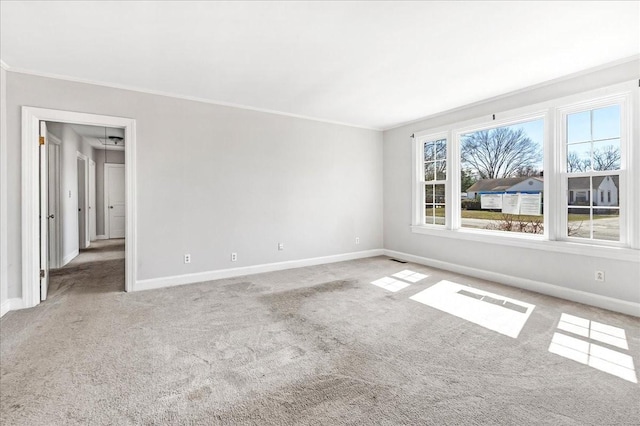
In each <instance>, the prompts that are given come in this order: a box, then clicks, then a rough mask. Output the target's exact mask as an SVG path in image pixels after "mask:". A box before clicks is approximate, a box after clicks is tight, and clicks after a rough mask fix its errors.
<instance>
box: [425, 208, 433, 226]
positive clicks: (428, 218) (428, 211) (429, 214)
mask: <svg viewBox="0 0 640 426" xmlns="http://www.w3.org/2000/svg"><path fill="white" fill-rule="evenodd" d="M434 213H435V209H434V208H433V204H427V205H426V206H425V208H424V223H426V224H427V225H433V224H434V223H435V219H434Z"/></svg>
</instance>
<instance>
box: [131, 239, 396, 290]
mask: <svg viewBox="0 0 640 426" xmlns="http://www.w3.org/2000/svg"><path fill="white" fill-rule="evenodd" d="M383 254H384V250H382V249H375V250H365V251H358V252H353V253H345V254H338V255H333V256H323V257H314V258H310V259H300V260H290V261H287V262H277V263H266V264H262V265H254V266H244V267H240V268H231V269H219V270H216V271H207V272H199V273H195V274H185V275H173V276H170V277H162V278H151V279H146V280H138V281H136V283H135V286H134V289H133V291H141V290H151V289H156V288H163V287H172V286H176V285H183V284H193V283H200V282H203V281H212V280H220V279H224V278H233V277H239V276H243V275H254V274H261V273H263V272H273V271H282V270H285V269H293V268H303V267H306V266H315V265H322V264H326V263H335V262H344V261H346V260H354V259H363V258H366V257H374V256H382V255H383Z"/></svg>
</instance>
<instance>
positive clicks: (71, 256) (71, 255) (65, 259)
mask: <svg viewBox="0 0 640 426" xmlns="http://www.w3.org/2000/svg"><path fill="white" fill-rule="evenodd" d="M79 254H80V250H75V251H73V252H71V253H69V254H68V255H66V256H65V257H63V258H62V265H60V267H61V268H62V267H63V266H64V265H66V264H67V263H69V262H71V261H72V260H73V259H75V257H76V256H77V255H79Z"/></svg>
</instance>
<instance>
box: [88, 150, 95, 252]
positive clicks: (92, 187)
mask: <svg viewBox="0 0 640 426" xmlns="http://www.w3.org/2000/svg"><path fill="white" fill-rule="evenodd" d="M95 240H96V162H95V161H93V160H91V159H90V160H89V241H95Z"/></svg>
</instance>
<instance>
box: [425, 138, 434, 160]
mask: <svg viewBox="0 0 640 426" xmlns="http://www.w3.org/2000/svg"><path fill="white" fill-rule="evenodd" d="M433 160H435V155H434V153H433V143H432V142H427V143H425V144H424V161H433Z"/></svg>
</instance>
